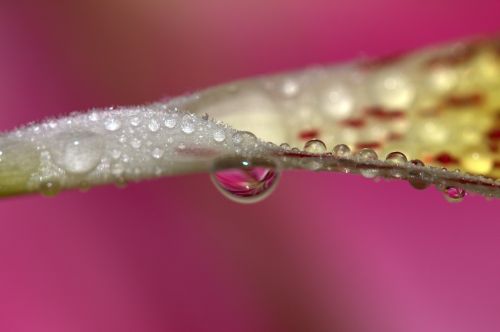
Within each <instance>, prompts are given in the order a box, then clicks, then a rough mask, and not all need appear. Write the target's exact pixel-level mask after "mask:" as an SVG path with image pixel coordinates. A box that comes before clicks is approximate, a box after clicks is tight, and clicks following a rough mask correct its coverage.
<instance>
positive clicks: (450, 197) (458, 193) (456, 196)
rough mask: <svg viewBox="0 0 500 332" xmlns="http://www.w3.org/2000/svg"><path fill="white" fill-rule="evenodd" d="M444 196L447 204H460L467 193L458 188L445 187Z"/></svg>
mask: <svg viewBox="0 0 500 332" xmlns="http://www.w3.org/2000/svg"><path fill="white" fill-rule="evenodd" d="M444 195H445V198H446V200H447V201H449V202H461V201H462V200H463V198H464V197H465V195H467V192H466V191H465V189H462V188H458V187H446V188H445V190H444Z"/></svg>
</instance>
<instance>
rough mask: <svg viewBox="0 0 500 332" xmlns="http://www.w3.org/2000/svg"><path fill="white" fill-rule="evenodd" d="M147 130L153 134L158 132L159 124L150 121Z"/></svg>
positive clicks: (153, 120) (152, 120)
mask: <svg viewBox="0 0 500 332" xmlns="http://www.w3.org/2000/svg"><path fill="white" fill-rule="evenodd" d="M148 128H149V130H150V131H152V132H153V133H155V132H157V131H158V130H160V124H159V123H158V121H156V120H155V119H151V121H149V123H148Z"/></svg>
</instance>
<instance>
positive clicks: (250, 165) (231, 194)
mask: <svg viewBox="0 0 500 332" xmlns="http://www.w3.org/2000/svg"><path fill="white" fill-rule="evenodd" d="M210 176H211V178H212V181H213V182H214V184H215V186H216V187H217V189H219V191H220V192H221V193H223V194H224V196H226V197H228V198H229V199H231V200H233V201H235V202H238V203H256V202H259V201H261V200H262V199H264V198H265V197H267V196H269V194H271V192H272V191H273V190H274V188H275V187H276V184H277V183H278V179H279V171H278V169H277V167H276V164H275V163H274V162H272V161H270V160H265V159H242V158H230V159H221V160H218V161H216V162H214V165H213V168H212V172H211V173H210Z"/></svg>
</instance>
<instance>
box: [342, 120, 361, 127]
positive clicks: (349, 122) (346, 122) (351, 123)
mask: <svg viewBox="0 0 500 332" xmlns="http://www.w3.org/2000/svg"><path fill="white" fill-rule="evenodd" d="M341 124H342V125H343V126H345V127H351V128H361V127H363V126H364V125H365V120H363V119H347V120H344V121H342V122H341Z"/></svg>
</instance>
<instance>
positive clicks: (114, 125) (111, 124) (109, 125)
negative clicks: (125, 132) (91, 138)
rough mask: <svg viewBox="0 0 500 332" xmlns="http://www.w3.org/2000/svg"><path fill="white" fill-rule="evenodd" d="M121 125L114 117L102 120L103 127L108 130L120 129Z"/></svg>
mask: <svg viewBox="0 0 500 332" xmlns="http://www.w3.org/2000/svg"><path fill="white" fill-rule="evenodd" d="M121 126H122V124H121V122H120V120H118V119H115V118H107V119H106V121H104V127H105V128H106V129H107V130H109V131H116V130H118V129H120V127H121Z"/></svg>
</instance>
